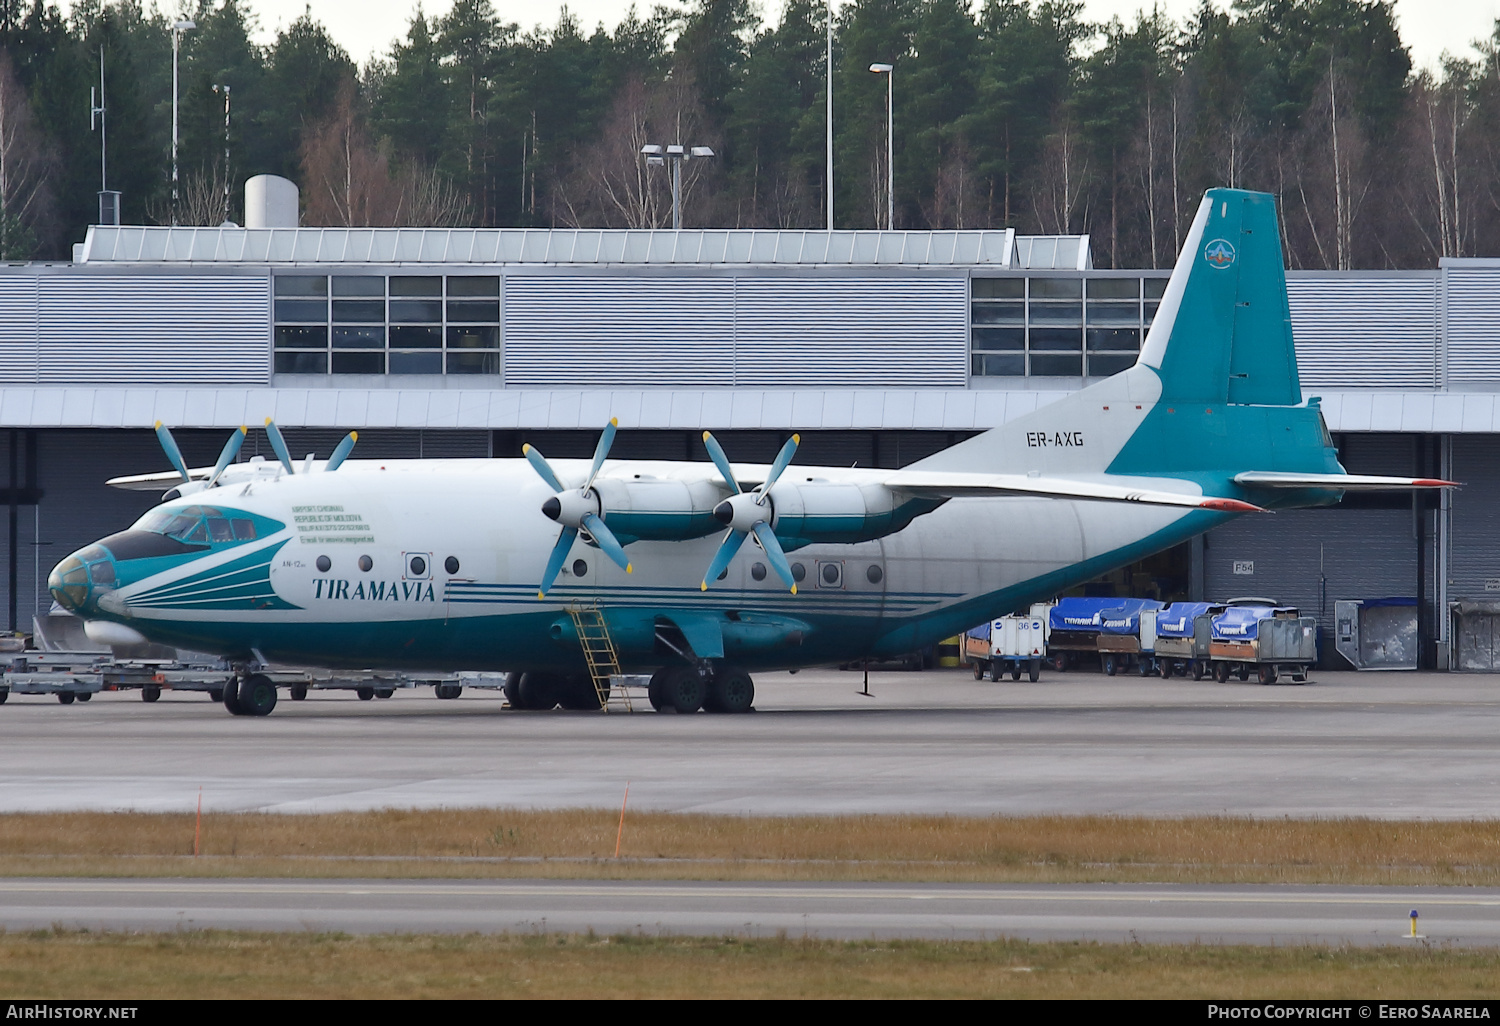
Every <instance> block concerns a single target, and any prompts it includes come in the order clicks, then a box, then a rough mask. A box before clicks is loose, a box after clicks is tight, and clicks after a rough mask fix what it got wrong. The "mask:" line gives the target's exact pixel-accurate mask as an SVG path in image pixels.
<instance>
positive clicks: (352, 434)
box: [349, 431, 359, 442]
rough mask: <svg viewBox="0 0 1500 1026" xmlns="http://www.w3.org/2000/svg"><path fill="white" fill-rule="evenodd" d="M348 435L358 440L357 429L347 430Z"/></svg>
mask: <svg viewBox="0 0 1500 1026" xmlns="http://www.w3.org/2000/svg"><path fill="white" fill-rule="evenodd" d="M349 437H350V438H352V439H354V440H355V441H356V442H357V441H359V432H358V431H351V432H349Z"/></svg>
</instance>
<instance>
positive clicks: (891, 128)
mask: <svg viewBox="0 0 1500 1026" xmlns="http://www.w3.org/2000/svg"><path fill="white" fill-rule="evenodd" d="M870 70H871V71H873V72H875V74H877V75H884V76H885V230H886V231H894V230H895V228H896V164H895V161H894V160H893V159H892V158H893V156H894V150H895V145H894V140H895V137H896V125H895V122H894V121H893V120H892V119H891V95H892V87H891V82H892V81H893V80H894V79H895V77H896V75H895V68H894V67H893V66H892V65H890V64H871V65H870Z"/></svg>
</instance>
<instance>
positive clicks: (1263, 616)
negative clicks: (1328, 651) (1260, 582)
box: [1209, 605, 1318, 684]
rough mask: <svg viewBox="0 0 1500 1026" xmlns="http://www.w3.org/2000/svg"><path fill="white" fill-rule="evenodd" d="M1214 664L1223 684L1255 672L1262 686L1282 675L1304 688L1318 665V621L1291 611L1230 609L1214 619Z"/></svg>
mask: <svg viewBox="0 0 1500 1026" xmlns="http://www.w3.org/2000/svg"><path fill="white" fill-rule="evenodd" d="M1209 658H1210V660H1211V661H1212V666H1213V674H1214V680H1216V681H1218V682H1219V683H1221V684H1222V683H1224V682H1225V681H1227V680H1229V677H1230V674H1234V675H1235V676H1237V677H1239V679H1240V680H1249V679H1250V674H1251V673H1252V672H1254V673H1255V675H1256V679H1257V680H1259V681H1260V682H1261V683H1262V684H1275V683H1276V681H1277V678H1278V677H1279V676H1280V675H1282V674H1286V675H1287V676H1289V677H1290V678H1291V679H1292V681H1293V682H1294V683H1297V684H1302V683H1304V682H1306V680H1307V671H1308V668H1309V667H1310V666H1312V664H1313V663H1315V662H1317V659H1318V621H1317V620H1316V619H1314V618H1313V617H1311V616H1301V615H1299V614H1298V612H1297V610H1296V609H1294V608H1292V607H1291V606H1243V605H1242V606H1233V605H1232V606H1229V607H1227V608H1226V609H1224V611H1223V612H1221V613H1219V614H1218V615H1216V616H1214V617H1213V618H1212V621H1211V630H1210V634H1209Z"/></svg>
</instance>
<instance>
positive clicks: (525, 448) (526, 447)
mask: <svg viewBox="0 0 1500 1026" xmlns="http://www.w3.org/2000/svg"><path fill="white" fill-rule="evenodd" d="M530 451H531V443H530V442H527V443H526V444H525V445H523V446H521V455H522V456H525V455H526V454H527V453H528V452H530Z"/></svg>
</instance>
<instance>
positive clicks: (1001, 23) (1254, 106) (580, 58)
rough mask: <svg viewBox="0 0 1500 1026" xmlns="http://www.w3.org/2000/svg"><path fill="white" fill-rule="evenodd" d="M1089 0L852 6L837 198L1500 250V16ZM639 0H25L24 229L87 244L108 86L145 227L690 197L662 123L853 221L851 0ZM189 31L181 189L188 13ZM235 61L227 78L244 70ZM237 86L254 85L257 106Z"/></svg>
mask: <svg viewBox="0 0 1500 1026" xmlns="http://www.w3.org/2000/svg"><path fill="white" fill-rule="evenodd" d="M1082 11H1083V7H1082V4H1080V3H1077V2H1070V0H982V2H981V4H980V6H978V7H977V8H976V7H974V6H973V5H972V4H971V3H970V2H968V0H851V2H848V3H846V4H844V6H842V7H841V8H840V9H839V11H838V12H837V15H836V18H835V23H834V52H833V62H834V72H833V92H834V133H835V155H834V169H835V181H836V193H835V197H834V199H835V209H836V213H837V226H838V227H839V228H847V229H870V228H884V227H888V225H887V224H886V221H887V214H886V196H885V182H886V174H887V168H886V164H885V161H886V79H885V76H883V75H875V74H871V73H870V72H869V70H868V69H869V66H870V64H871V63H875V62H882V63H890V64H892V65H894V67H895V71H894V79H893V83H892V84H893V87H894V88H893V107H894V123H895V132H894V134H895V145H894V153H895V168H894V171H895V223H894V227H895V228H897V229H903V228H994V227H1014V228H1016V229H1017V231H1019V232H1023V233H1081V232H1087V233H1089V234H1090V235H1091V242H1092V248H1093V253H1094V260H1095V264H1096V266H1100V267H1160V266H1166V265H1170V263H1171V262H1172V260H1173V259H1174V256H1175V254H1176V251H1177V248H1178V247H1179V245H1180V243H1181V239H1182V236H1183V233H1184V232H1185V230H1186V227H1187V223H1188V221H1189V220H1190V218H1191V216H1192V214H1193V211H1194V209H1195V208H1196V205H1197V198H1198V196H1200V195H1201V194H1202V191H1203V190H1204V189H1206V188H1209V187H1212V186H1217V185H1228V186H1234V187H1240V188H1249V189H1260V190H1265V191H1267V192H1271V193H1274V194H1276V196H1277V197H1278V199H1279V201H1280V203H1281V207H1282V224H1283V232H1284V236H1285V238H1284V240H1283V243H1284V246H1285V249H1286V255H1287V262H1288V264H1289V266H1291V267H1294V268H1338V269H1349V268H1356V267H1358V268H1401V267H1431V266H1433V265H1434V263H1435V262H1436V261H1437V259H1438V258H1439V257H1443V256H1494V255H1500V23H1497V25H1496V31H1495V34H1494V35H1493V36H1492V37H1491V38H1489V39H1487V40H1479V41H1476V56H1475V57H1474V58H1473V59H1465V58H1457V57H1449V58H1447V59H1445V60H1444V62H1443V64H1442V67H1441V68H1440V69H1439V70H1437V71H1433V72H1428V71H1423V72H1414V71H1413V67H1412V61H1411V58H1410V53H1409V51H1408V49H1407V47H1405V46H1404V45H1403V44H1402V41H1401V37H1400V34H1399V32H1398V30H1397V27H1396V21H1395V16H1394V13H1393V10H1392V6H1391V4H1390V3H1389V2H1381V0H1234V3H1233V4H1232V6H1231V7H1230V8H1229V9H1227V10H1223V9H1220V8H1219V7H1217V6H1215V5H1214V4H1212V3H1209V2H1208V0H1205V2H1204V3H1203V4H1202V5H1201V6H1200V7H1199V8H1198V9H1197V11H1196V12H1195V13H1194V14H1192V15H1191V16H1190V17H1188V18H1186V19H1184V21H1182V22H1181V23H1177V22H1173V21H1172V20H1170V19H1168V18H1167V17H1165V16H1164V15H1163V14H1161V13H1160V12H1159V11H1153V12H1145V11H1143V12H1141V13H1139V14H1138V15H1137V16H1136V18H1135V19H1134V21H1133V22H1132V23H1129V24H1126V23H1123V22H1121V21H1119V20H1112V21H1111V22H1109V23H1107V24H1091V23H1088V22H1086V21H1085V20H1083V17H1082ZM756 12H757V8H756V7H755V5H754V4H753V3H752V2H751V0H685V2H680V3H678V4H676V5H673V6H655V7H653V8H651V9H650V11H649V12H641V11H638V10H637V9H634V8H633V9H632V10H631V11H630V13H629V14H627V15H626V17H625V18H624V19H623V20H622V21H621V22H620V23H619V24H618V25H617V26H615V27H614V29H613V30H610V29H607V28H606V27H604V26H602V25H601V26H598V27H596V28H594V29H592V30H587V29H586V28H585V27H584V26H582V25H580V24H579V23H578V21H577V20H576V19H574V18H573V17H572V16H571V15H570V14H569V13H568V11H567V9H566V8H564V9H563V10H562V11H561V14H560V16H559V19H558V21H557V23H556V24H555V25H553V26H552V27H550V28H538V29H533V30H530V31H523V30H522V29H521V28H520V27H518V26H517V25H514V24H509V23H506V22H503V21H501V20H500V19H499V18H498V17H497V16H496V14H495V11H494V8H493V6H492V5H491V3H490V0H457V2H455V3H454V5H453V8H452V10H451V11H450V13H449V14H447V15H445V16H443V17H441V18H432V19H429V18H428V17H426V16H425V15H424V14H423V13H422V11H421V8H420V7H418V8H417V10H416V12H415V13H414V15H413V17H412V19H411V22H410V25H409V27H408V30H407V33H406V35H405V37H404V39H402V40H400V41H398V42H397V43H396V44H395V45H394V46H393V47H392V48H391V50H390V52H389V53H387V54H385V55H383V56H380V57H377V58H375V59H372V60H371V61H370V62H369V63H367V64H366V66H364V67H363V68H361V67H358V66H357V65H356V64H355V62H354V61H352V60H351V59H350V57H349V56H348V54H347V53H345V52H344V51H343V50H341V49H340V48H339V47H338V46H337V45H336V44H335V43H334V42H333V40H332V39H331V38H330V37H329V35H328V32H327V31H326V29H325V28H324V27H323V26H322V25H321V24H319V23H318V22H317V21H315V20H314V19H312V18H311V17H310V16H307V15H304V16H303V17H301V18H299V19H297V20H296V21H294V22H293V23H291V24H290V25H289V26H287V27H286V28H285V29H283V30H281V31H280V32H278V33H277V34H276V36H275V37H274V39H272V41H271V42H270V43H269V45H266V46H257V45H255V44H254V43H253V42H252V37H253V36H255V34H256V33H255V28H256V22H255V14H254V12H253V9H252V6H251V4H250V3H249V0H197V2H196V3H188V4H186V5H184V6H183V7H182V8H181V9H180V11H177V10H174V11H173V12H171V13H166V12H163V11H162V10H161V9H160V8H158V7H157V6H155V5H154V4H153V5H151V6H146V5H145V4H143V3H142V2H141V0H114V2H106V0H75V2H74V3H73V5H72V7H71V10H70V12H69V13H68V14H67V15H64V14H63V13H62V12H61V11H60V10H59V9H58V8H57V7H56V6H55V5H54V4H50V3H46V2H45V0H0V259H7V260H17V259H58V258H65V257H66V255H67V254H68V252H69V250H70V246H71V244H72V243H74V242H78V241H81V240H82V238H83V235H84V231H85V229H86V226H87V225H88V224H90V223H92V222H94V221H97V219H98V214H97V211H98V195H97V194H98V191H99V188H100V149H99V134H98V132H97V131H95V130H92V129H91V127H90V118H89V116H88V115H89V107H90V105H91V100H90V89H91V88H94V89H97V88H98V85H99V71H100V62H101V58H102V61H103V66H104V71H105V79H106V81H105V86H106V103H105V106H106V108H107V113H106V115H105V117H106V118H107V122H106V124H107V130H108V169H109V171H108V174H109V183H108V184H109V187H110V188H111V189H117V190H120V191H121V192H122V194H123V208H122V220H123V222H124V223H126V224H165V223H172V221H173V220H174V219H175V221H176V222H177V223H180V224H218V223H221V222H223V221H225V220H234V221H239V220H241V219H242V211H241V198H240V197H241V196H242V193H243V183H244V180H245V179H246V178H247V177H248V176H250V175H255V174H261V173H272V174H278V175H283V176H285V177H288V178H291V179H292V180H294V181H296V182H297V183H298V185H299V186H300V188H301V190H302V204H303V210H302V223H303V224H304V225H340V226H367V225H377V226H390V225H413V226H421V225H439V226H444V225H480V226H558V227H611V228H627V227H628V228H650V227H662V226H664V225H669V224H670V220H671V200H670V187H669V178H668V172H667V169H664V168H661V167H648V166H647V165H646V163H645V162H644V161H643V160H642V158H641V156H640V148H641V146H642V145H644V144H647V143H656V144H661V145H667V144H672V143H681V144H684V145H688V146H709V147H711V148H712V149H713V150H714V151H715V153H716V154H717V156H716V157H715V158H714V159H712V160H696V161H691V162H689V163H688V164H687V165H686V167H685V170H684V194H685V201H684V224H685V225H686V226H690V227H734V228H823V227H825V226H826V196H825V192H824V189H825V134H824V133H825V126H826V122H825V93H824V88H825V31H826V23H825V20H824V19H825V7H824V5H823V4H822V3H821V2H811V3H810V2H808V0H787V2H786V4H785V6H784V9H783V11H782V15H781V18H780V21H779V23H778V24H774V25H770V24H763V23H762V21H761V20H760V18H759V17H758V15H757V13H756ZM178 16H185V17H189V18H191V19H192V20H193V21H194V22H195V23H196V28H195V29H193V30H191V31H186V32H183V33H181V35H180V47H181V49H180V55H179V60H180V86H179V97H180V98H179V111H180V130H179V155H178V163H179V168H180V183H179V201H178V203H177V206H176V210H175V214H174V211H173V205H172V202H171V182H170V178H171V173H170V169H171V157H170V153H171V102H172V99H171V97H172V77H171V75H172V72H171V68H172V45H173V39H172V36H173V33H172V27H171V26H172V22H173V21H174V20H175V19H176V17H178ZM225 87H227V89H226V88H225ZM226 99H227V100H228V106H229V114H230V117H229V119H228V128H227V132H226Z"/></svg>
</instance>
